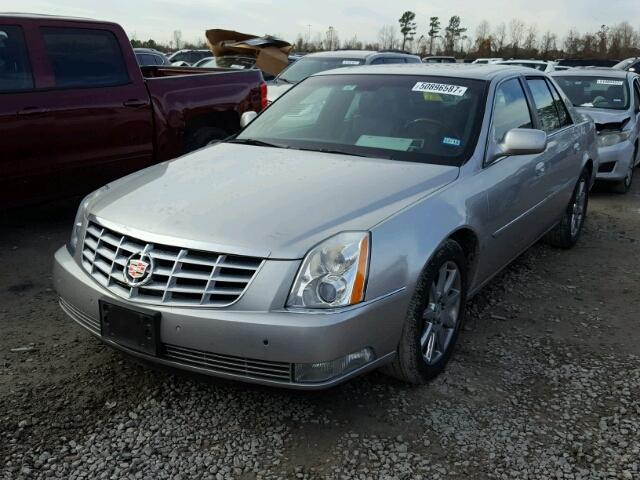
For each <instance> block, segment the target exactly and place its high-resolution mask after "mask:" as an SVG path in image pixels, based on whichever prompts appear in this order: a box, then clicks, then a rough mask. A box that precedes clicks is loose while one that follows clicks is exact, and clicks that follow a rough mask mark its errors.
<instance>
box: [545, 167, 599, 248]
mask: <svg viewBox="0 0 640 480" xmlns="http://www.w3.org/2000/svg"><path fill="white" fill-rule="evenodd" d="M589 183H590V175H589V171H588V170H586V169H585V170H583V171H582V173H581V174H580V178H579V179H578V182H577V183H576V186H575V188H574V189H573V195H571V200H570V201H569V205H567V209H566V210H565V212H564V215H563V216H562V220H561V221H560V223H558V224H557V225H556V226H555V227H554V228H553V230H551V231H550V232H549V233H547V235H546V237H545V241H546V242H547V243H548V244H549V245H552V246H554V247H558V248H566V249H568V248H571V247H573V246H574V245H575V244H576V243H577V242H578V239H579V238H580V234H581V233H582V227H583V226H584V222H585V220H586V218H587V209H588V206H589ZM581 185H582V186H583V188H584V207H583V214H582V218H581V220H580V222H579V225H578V228H577V230H575V229H572V220H573V216H574V205H575V204H576V197H577V195H578V192H579V191H580V188H581Z"/></svg>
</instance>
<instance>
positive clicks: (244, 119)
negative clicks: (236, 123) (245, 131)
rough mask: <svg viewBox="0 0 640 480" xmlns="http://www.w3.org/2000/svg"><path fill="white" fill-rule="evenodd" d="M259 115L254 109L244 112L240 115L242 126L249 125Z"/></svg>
mask: <svg viewBox="0 0 640 480" xmlns="http://www.w3.org/2000/svg"><path fill="white" fill-rule="evenodd" d="M257 116H258V114H257V113H256V112H254V111H250V112H244V113H243V114H242V116H241V117H240V128H244V127H246V126H247V125H249V124H250V123H251V122H253V119H254V118H256V117H257Z"/></svg>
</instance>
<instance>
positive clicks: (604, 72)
mask: <svg viewBox="0 0 640 480" xmlns="http://www.w3.org/2000/svg"><path fill="white" fill-rule="evenodd" d="M551 75H552V76H553V77H576V76H580V77H611V78H627V77H629V76H633V75H635V74H634V73H633V72H627V71H626V70H618V69H614V68H588V67H587V68H572V69H571V70H562V71H559V72H552V73H551Z"/></svg>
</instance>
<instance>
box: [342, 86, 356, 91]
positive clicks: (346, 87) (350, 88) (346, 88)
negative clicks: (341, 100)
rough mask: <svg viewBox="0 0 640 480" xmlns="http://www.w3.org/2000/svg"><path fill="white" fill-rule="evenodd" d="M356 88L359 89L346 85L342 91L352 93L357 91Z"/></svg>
mask: <svg viewBox="0 0 640 480" xmlns="http://www.w3.org/2000/svg"><path fill="white" fill-rule="evenodd" d="M356 88H358V86H357V85H345V86H344V87H342V91H344V92H350V91H352V90H355V89H356Z"/></svg>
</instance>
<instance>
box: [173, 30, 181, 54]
mask: <svg viewBox="0 0 640 480" xmlns="http://www.w3.org/2000/svg"><path fill="white" fill-rule="evenodd" d="M173 44H174V45H175V47H176V50H180V48H181V47H182V32H181V31H180V30H174V31H173Z"/></svg>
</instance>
